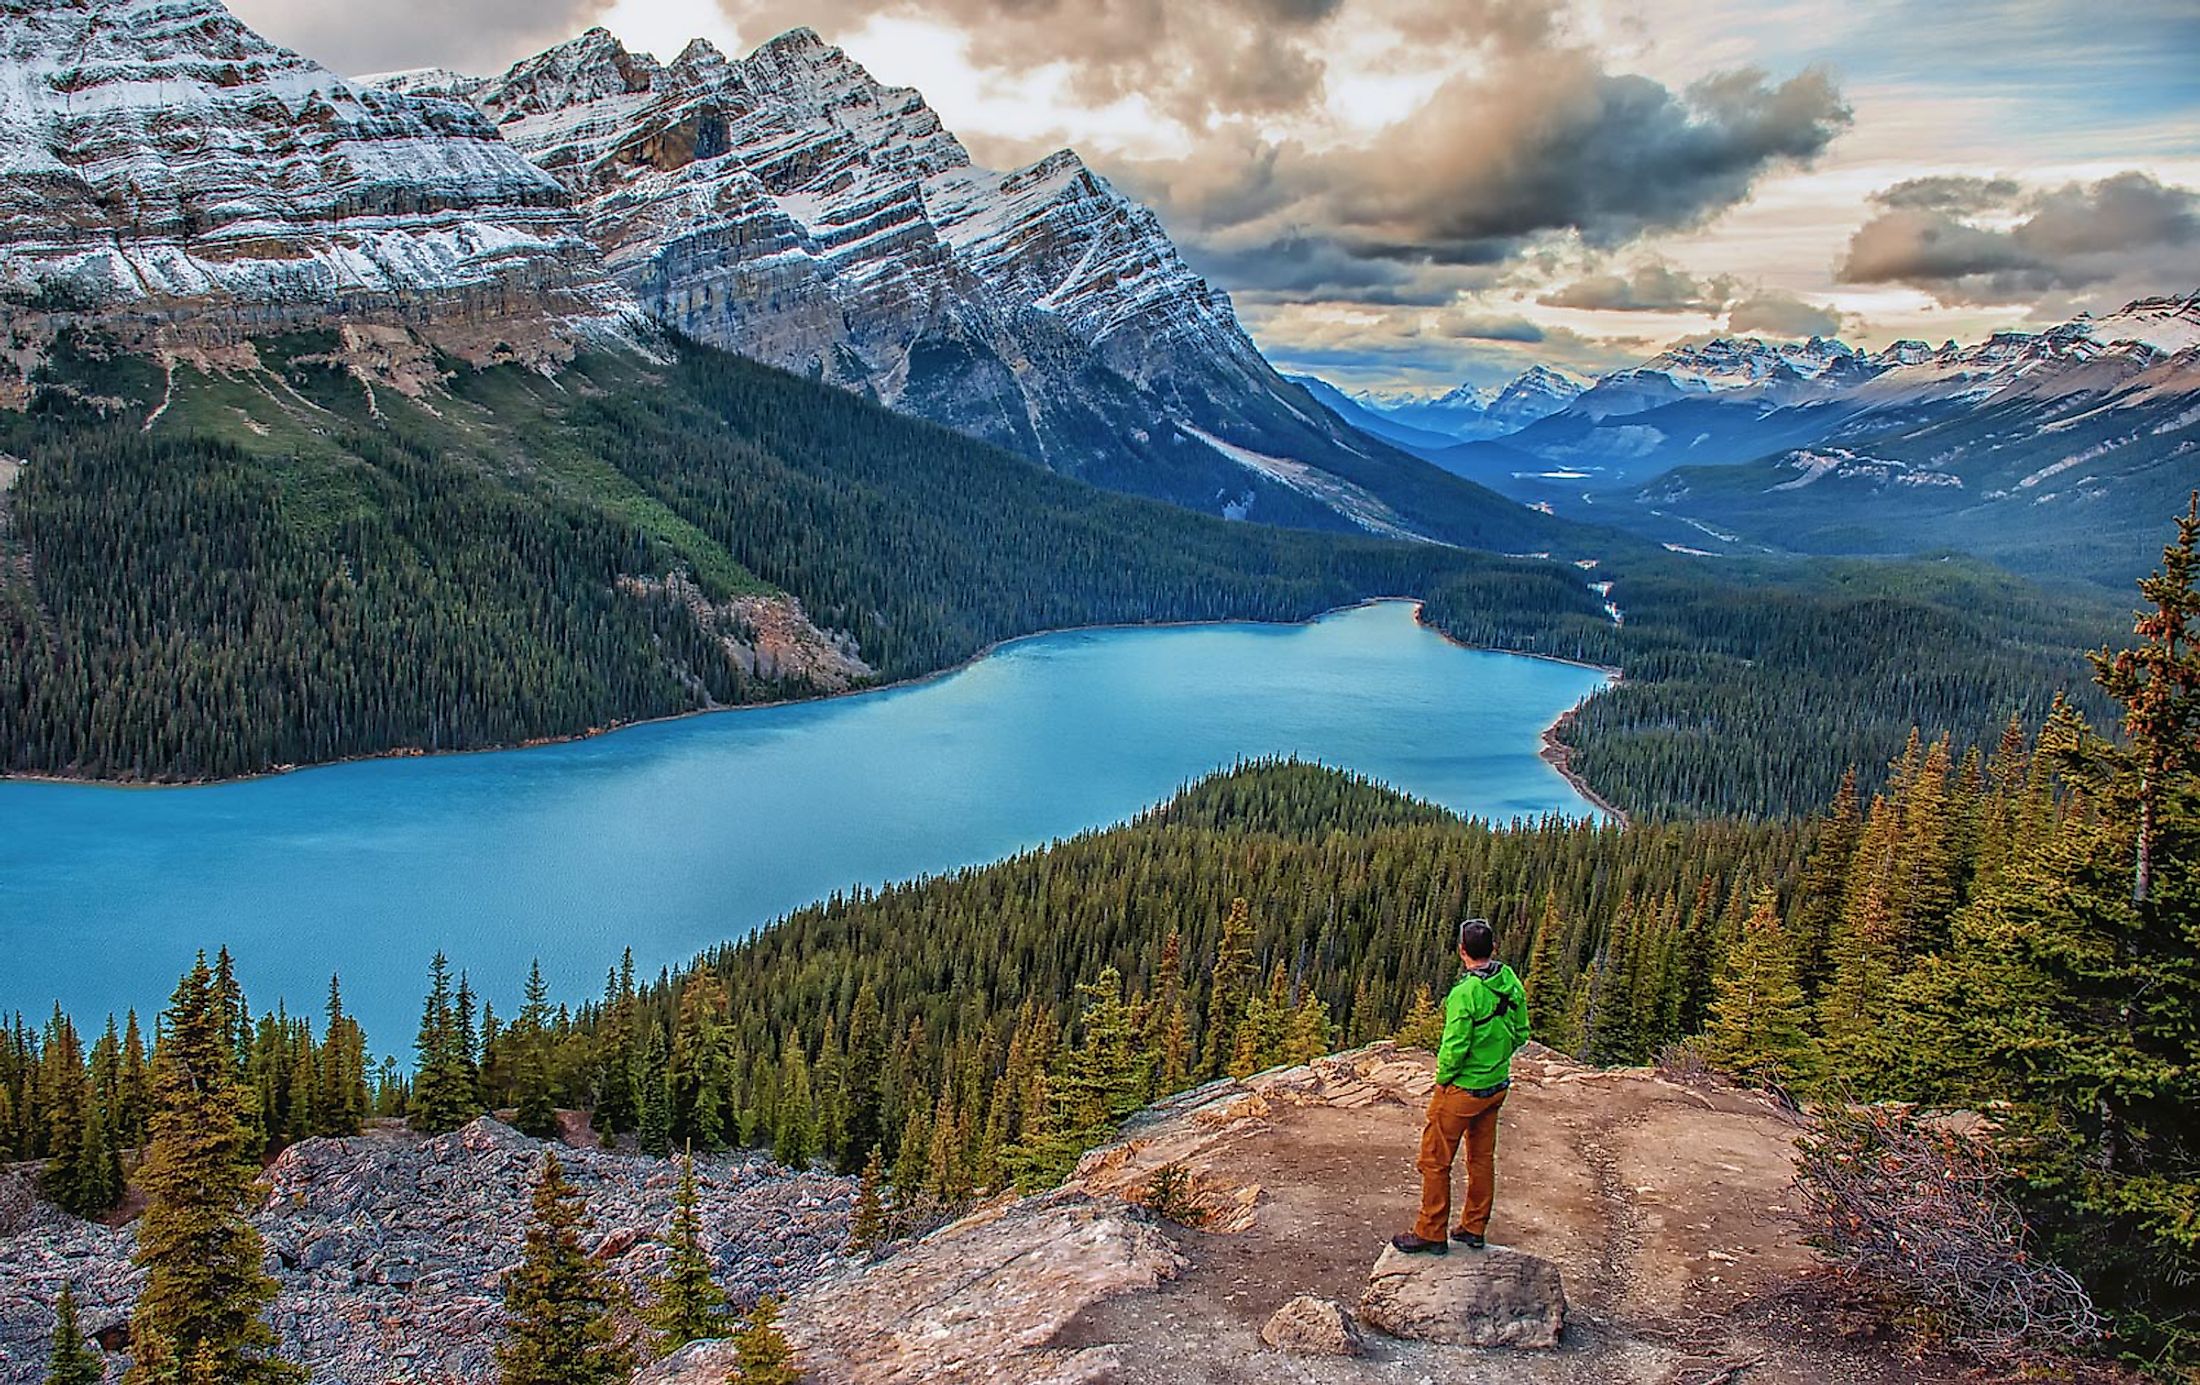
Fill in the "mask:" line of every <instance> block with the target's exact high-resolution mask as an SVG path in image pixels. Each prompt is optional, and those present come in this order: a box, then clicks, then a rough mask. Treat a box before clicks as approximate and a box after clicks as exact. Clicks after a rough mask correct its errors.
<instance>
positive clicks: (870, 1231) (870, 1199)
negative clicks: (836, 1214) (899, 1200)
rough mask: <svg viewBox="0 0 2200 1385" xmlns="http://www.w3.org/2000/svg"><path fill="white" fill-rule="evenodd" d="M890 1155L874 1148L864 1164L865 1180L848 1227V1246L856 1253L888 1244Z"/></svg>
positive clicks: (857, 1192) (858, 1190)
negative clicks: (887, 1195)
mask: <svg viewBox="0 0 2200 1385" xmlns="http://www.w3.org/2000/svg"><path fill="white" fill-rule="evenodd" d="M885 1183H886V1151H885V1150H883V1149H881V1148H879V1147H878V1146H877V1145H872V1146H871V1155H870V1157H869V1158H868V1159H866V1160H864V1161H863V1180H862V1182H860V1183H858V1184H857V1185H856V1205H855V1211H854V1213H853V1215H852V1216H851V1217H850V1219H849V1223H848V1245H849V1247H850V1248H851V1249H854V1250H875V1249H877V1248H878V1247H879V1246H880V1245H882V1244H884V1243H885V1240H886V1198H885V1191H884V1186H885Z"/></svg>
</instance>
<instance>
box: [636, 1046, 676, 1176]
mask: <svg viewBox="0 0 2200 1385" xmlns="http://www.w3.org/2000/svg"><path fill="white" fill-rule="evenodd" d="M666 1062H667V1059H666V1056H665V1031H664V1026H663V1025H661V1024H659V1023H657V1021H656V1020H654V1019H652V1020H651V1021H650V1022H649V1042H648V1043H647V1044H646V1045H644V1046H643V1049H642V1063H641V1073H640V1077H639V1079H638V1080H637V1082H636V1085H637V1086H639V1087H640V1088H641V1098H642V1113H641V1124H640V1126H639V1127H638V1129H637V1131H636V1134H637V1138H638V1139H639V1142H640V1144H641V1147H642V1153H644V1154H654V1155H656V1156H657V1157H658V1158H660V1159H661V1158H663V1157H664V1156H665V1155H667V1154H670V1153H671V1152H672V1090H671V1087H670V1085H669V1083H668V1081H667V1077H666V1072H665V1066H666Z"/></svg>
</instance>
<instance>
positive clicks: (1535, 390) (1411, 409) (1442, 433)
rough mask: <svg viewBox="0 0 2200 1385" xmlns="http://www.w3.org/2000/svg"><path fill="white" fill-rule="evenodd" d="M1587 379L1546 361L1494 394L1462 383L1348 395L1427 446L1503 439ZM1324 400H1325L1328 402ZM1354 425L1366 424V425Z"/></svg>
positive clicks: (1560, 404)
mask: <svg viewBox="0 0 2200 1385" xmlns="http://www.w3.org/2000/svg"><path fill="white" fill-rule="evenodd" d="M1588 387H1589V382H1588V381H1586V380H1583V379H1580V378H1578V377H1576V376H1573V375H1569V374H1567V373H1566V372H1565V371H1562V370H1556V369H1553V368H1552V367H1550V366H1546V365H1537V366H1531V367H1529V368H1528V369H1527V370H1525V371H1523V372H1521V373H1520V374H1519V375H1518V376H1516V377H1515V378H1513V379H1512V380H1509V381H1507V382H1506V383H1505V385H1504V386H1503V387H1502V388H1500V389H1499V390H1497V391H1496V392H1495V393H1494V394H1487V395H1486V394H1484V393H1483V392H1482V391H1481V390H1478V389H1476V388H1475V387H1474V386H1472V385H1459V386H1457V387H1455V388H1453V389H1449V390H1445V391H1443V392H1442V393H1440V394H1416V393H1413V392H1410V391H1401V390H1365V391H1361V392H1360V393H1358V394H1353V395H1350V396H1347V398H1349V400H1350V401H1351V403H1352V404H1354V405H1355V406H1357V407H1358V408H1359V409H1360V410H1362V411H1363V412H1365V413H1371V414H1375V415H1377V416H1379V417H1381V418H1383V419H1385V420H1387V421H1388V422H1390V423H1392V424H1395V425H1399V426H1402V427H1404V428H1407V429H1411V430H1413V431H1414V432H1415V433H1416V434H1417V435H1419V437H1420V438H1421V439H1423V440H1422V441H1416V442H1414V443H1411V444H1408V445H1410V446H1414V447H1416V448H1427V447H1429V446H1431V444H1430V443H1429V442H1427V441H1425V439H1426V438H1427V437H1428V436H1429V435H1431V434H1433V435H1436V436H1437V438H1438V441H1436V442H1435V443H1434V444H1433V445H1434V446H1436V447H1439V448H1441V447H1446V446H1451V445H1455V444H1457V443H1461V442H1470V441H1474V440H1477V439H1481V438H1497V437H1503V436H1504V435H1505V434H1507V433H1511V432H1515V431H1517V430H1519V429H1521V428H1525V427H1527V426H1528V425H1529V424H1531V423H1533V422H1535V421H1536V420H1537V419H1539V418H1544V417H1546V416H1548V415H1550V414H1553V413H1556V412H1558V410H1560V409H1562V408H1564V407H1566V405H1567V403H1568V402H1570V401H1571V400H1572V399H1573V398H1574V397H1575V396H1576V395H1578V394H1580V393H1581V392H1582V391H1583V390H1585V389H1587V388H1588ZM1325 402H1326V401H1325ZM1347 421H1348V422H1355V423H1356V426H1362V427H1364V426H1365V425H1364V424H1357V421H1356V420H1352V419H1347Z"/></svg>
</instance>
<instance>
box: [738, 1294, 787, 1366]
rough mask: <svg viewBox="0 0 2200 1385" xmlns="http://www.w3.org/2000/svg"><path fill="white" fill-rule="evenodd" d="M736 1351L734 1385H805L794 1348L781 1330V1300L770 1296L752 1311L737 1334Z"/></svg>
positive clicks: (764, 1298)
mask: <svg viewBox="0 0 2200 1385" xmlns="http://www.w3.org/2000/svg"><path fill="white" fill-rule="evenodd" d="M733 1348H734V1367H733V1379H732V1382H731V1385H801V1382H802V1372H801V1371H800V1370H798V1369H796V1367H795V1363H794V1348H793V1347H791V1346H789V1345H788V1344H787V1338H786V1335H785V1334H784V1333H782V1332H781V1331H780V1330H779V1300H778V1299H776V1298H773V1297H772V1296H771V1295H770V1294H766V1295H764V1297H762V1298H760V1299H758V1300H757V1301H756V1306H755V1307H754V1308H752V1309H750V1310H749V1315H748V1317H747V1318H746V1319H744V1320H743V1322H742V1324H741V1330H740V1331H739V1332H736V1333H735V1334H733Z"/></svg>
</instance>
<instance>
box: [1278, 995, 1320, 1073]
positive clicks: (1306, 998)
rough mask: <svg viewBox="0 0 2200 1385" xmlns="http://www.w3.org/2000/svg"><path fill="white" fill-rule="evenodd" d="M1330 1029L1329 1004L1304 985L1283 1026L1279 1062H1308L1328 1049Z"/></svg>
mask: <svg viewBox="0 0 2200 1385" xmlns="http://www.w3.org/2000/svg"><path fill="white" fill-rule="evenodd" d="M1330 1029H1331V1026H1330V1023H1329V1007H1328V1006H1327V1005H1325V1004H1324V1003H1323V1002H1322V998H1321V997H1320V996H1318V995H1316V994H1314V989H1313V987H1311V986H1309V987H1307V988H1306V993H1305V994H1304V995H1302V996H1300V997H1299V1003H1298V1005H1297V1006H1296V1007H1295V1008H1294V1009H1293V1010H1292V1011H1291V1018H1290V1021H1289V1023H1287V1024H1286V1025H1285V1026H1284V1032H1283V1053H1282V1055H1281V1058H1282V1061H1283V1062H1286V1063H1311V1062H1313V1061H1314V1060H1315V1059H1316V1058H1319V1057H1321V1056H1322V1055H1323V1054H1325V1053H1327V1052H1329V1043H1330Z"/></svg>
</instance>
